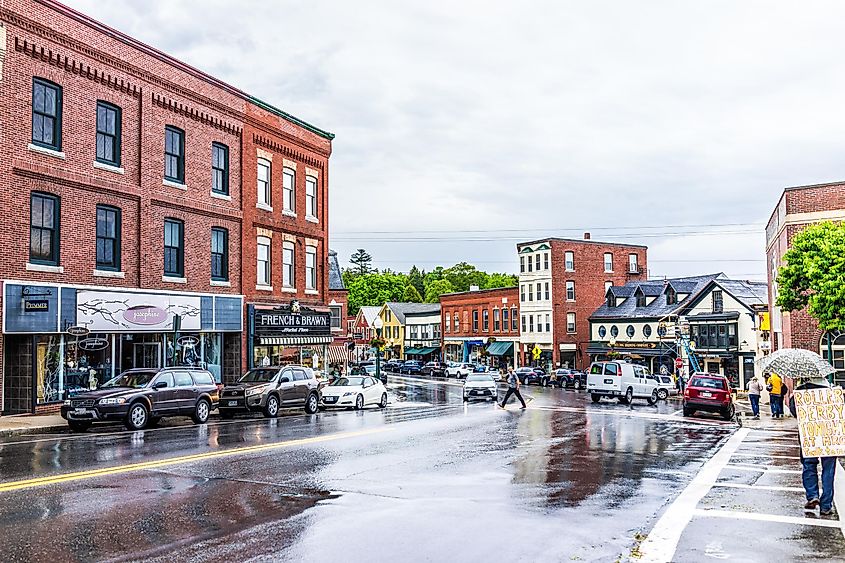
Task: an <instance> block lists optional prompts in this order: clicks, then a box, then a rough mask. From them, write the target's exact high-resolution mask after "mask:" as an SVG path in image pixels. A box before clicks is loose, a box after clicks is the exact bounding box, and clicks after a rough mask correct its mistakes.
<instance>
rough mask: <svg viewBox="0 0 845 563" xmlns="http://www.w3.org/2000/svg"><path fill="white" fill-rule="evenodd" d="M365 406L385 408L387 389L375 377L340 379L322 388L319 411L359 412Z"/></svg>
mask: <svg viewBox="0 0 845 563" xmlns="http://www.w3.org/2000/svg"><path fill="white" fill-rule="evenodd" d="M367 405H378V406H379V408H382V409H383V408H385V407H386V406H387V389H386V388H385V386H384V385H383V384H382V382H381V381H379V380H378V379H376V378H375V377H369V376H357V375H356V376H350V377H341V378H339V379H337V380H336V381H334V382H333V383H332V384H331V385H327V386H326V387H324V388H323V396H322V400H321V401H320V409H321V410H322V409H326V408H331V407H345V408H349V409H351V408H354V409H355V410H361V409H363V408H364V407H365V406H367Z"/></svg>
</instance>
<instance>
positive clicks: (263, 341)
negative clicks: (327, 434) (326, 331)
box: [256, 336, 334, 346]
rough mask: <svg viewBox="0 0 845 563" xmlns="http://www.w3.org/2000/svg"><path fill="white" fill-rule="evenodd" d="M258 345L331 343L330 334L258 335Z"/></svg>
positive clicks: (332, 339)
mask: <svg viewBox="0 0 845 563" xmlns="http://www.w3.org/2000/svg"><path fill="white" fill-rule="evenodd" d="M256 340H257V341H258V345H259V346H308V345H309V344H331V343H332V342H333V341H334V338H333V337H331V336H259V337H257V338H256Z"/></svg>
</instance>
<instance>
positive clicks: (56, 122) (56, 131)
mask: <svg viewBox="0 0 845 563" xmlns="http://www.w3.org/2000/svg"><path fill="white" fill-rule="evenodd" d="M32 144H33V145H38V146H40V147H44V148H48V149H52V150H55V151H60V150H62V87H61V86H59V85H58V84H53V83H52V82H48V81H47V80H42V79H41V78H33V79H32Z"/></svg>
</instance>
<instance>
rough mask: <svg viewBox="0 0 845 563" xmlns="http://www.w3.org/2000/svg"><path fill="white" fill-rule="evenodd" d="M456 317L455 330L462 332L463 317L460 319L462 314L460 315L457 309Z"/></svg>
mask: <svg viewBox="0 0 845 563" xmlns="http://www.w3.org/2000/svg"><path fill="white" fill-rule="evenodd" d="M454 318H455V332H460V331H461V319H460V316H459V315H458V312H457V311H455V317H454Z"/></svg>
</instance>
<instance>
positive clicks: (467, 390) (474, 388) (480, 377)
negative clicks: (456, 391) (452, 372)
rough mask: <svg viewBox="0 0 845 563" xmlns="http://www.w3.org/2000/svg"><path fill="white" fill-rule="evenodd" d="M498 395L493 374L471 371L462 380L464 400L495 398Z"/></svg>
mask: <svg viewBox="0 0 845 563" xmlns="http://www.w3.org/2000/svg"><path fill="white" fill-rule="evenodd" d="M498 396H499V385H498V384H497V383H496V380H495V379H493V376H491V375H486V374H482V373H473V374H471V375H469V376H467V379H466V381H465V382H464V401H469V400H470V399H492V400H494V401H495V400H497V399H498Z"/></svg>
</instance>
